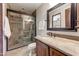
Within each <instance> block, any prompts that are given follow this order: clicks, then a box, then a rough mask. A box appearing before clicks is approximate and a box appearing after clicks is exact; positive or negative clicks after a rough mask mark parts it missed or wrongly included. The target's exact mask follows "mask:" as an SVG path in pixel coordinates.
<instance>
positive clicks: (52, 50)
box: [50, 48, 65, 56]
mask: <svg viewBox="0 0 79 59" xmlns="http://www.w3.org/2000/svg"><path fill="white" fill-rule="evenodd" d="M50 56H65V54H63V53H61V52H59V51H57V50H56V49H53V48H50Z"/></svg>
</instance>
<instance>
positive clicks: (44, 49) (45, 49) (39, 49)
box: [36, 40, 66, 56]
mask: <svg viewBox="0 0 79 59" xmlns="http://www.w3.org/2000/svg"><path fill="white" fill-rule="evenodd" d="M36 54H37V56H66V55H65V54H63V53H62V52H60V51H58V50H56V49H55V48H51V47H50V46H48V45H46V44H44V43H43V42H41V41H39V40H36Z"/></svg>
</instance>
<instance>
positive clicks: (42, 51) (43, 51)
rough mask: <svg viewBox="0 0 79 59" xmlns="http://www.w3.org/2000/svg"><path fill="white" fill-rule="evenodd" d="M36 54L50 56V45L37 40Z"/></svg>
mask: <svg viewBox="0 0 79 59" xmlns="http://www.w3.org/2000/svg"><path fill="white" fill-rule="evenodd" d="M36 54H37V56H48V54H49V53H48V46H47V45H45V44H43V43H42V42H40V41H38V40H37V41H36Z"/></svg>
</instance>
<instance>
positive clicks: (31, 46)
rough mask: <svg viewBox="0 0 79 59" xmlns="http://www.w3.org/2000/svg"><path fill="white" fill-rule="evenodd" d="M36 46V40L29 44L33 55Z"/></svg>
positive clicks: (30, 52) (30, 53)
mask: <svg viewBox="0 0 79 59" xmlns="http://www.w3.org/2000/svg"><path fill="white" fill-rule="evenodd" d="M35 48H36V43H35V42H34V43H31V44H29V45H28V50H29V56H32V53H33V51H34V50H35Z"/></svg>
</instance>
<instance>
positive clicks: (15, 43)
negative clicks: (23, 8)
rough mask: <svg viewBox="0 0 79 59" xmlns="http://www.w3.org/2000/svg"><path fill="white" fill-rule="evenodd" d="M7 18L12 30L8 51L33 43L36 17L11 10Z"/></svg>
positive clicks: (8, 41)
mask: <svg viewBox="0 0 79 59" xmlns="http://www.w3.org/2000/svg"><path fill="white" fill-rule="evenodd" d="M7 16H8V18H9V23H10V29H11V37H10V39H8V40H7V50H12V49H15V48H19V47H22V46H26V45H28V44H29V43H31V42H33V40H32V35H33V34H34V17H32V16H29V15H25V14H22V13H19V12H16V11H14V10H9V9H8V10H7Z"/></svg>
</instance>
